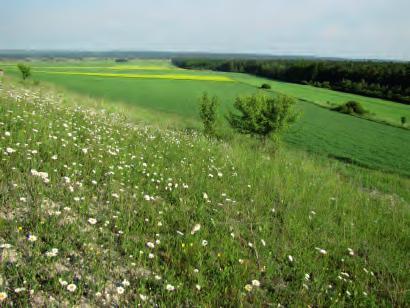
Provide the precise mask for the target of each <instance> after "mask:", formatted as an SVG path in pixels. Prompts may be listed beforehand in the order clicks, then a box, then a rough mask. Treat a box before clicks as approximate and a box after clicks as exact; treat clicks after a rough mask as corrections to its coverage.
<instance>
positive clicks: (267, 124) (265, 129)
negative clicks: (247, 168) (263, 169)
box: [226, 94, 297, 143]
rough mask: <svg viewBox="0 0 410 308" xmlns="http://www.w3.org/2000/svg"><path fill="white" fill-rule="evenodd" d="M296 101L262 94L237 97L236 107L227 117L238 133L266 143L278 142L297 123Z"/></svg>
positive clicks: (280, 96) (283, 96) (281, 96)
mask: <svg viewBox="0 0 410 308" xmlns="http://www.w3.org/2000/svg"><path fill="white" fill-rule="evenodd" d="M294 103H295V102H294V100H293V99H292V98H290V97H288V96H285V95H277V96H275V97H268V96H265V95H261V94H255V95H252V96H244V97H237V98H236V100H235V104H234V107H235V109H236V110H237V111H238V113H233V112H230V113H229V114H228V116H227V117H226V118H227V120H228V122H229V124H230V125H231V127H232V128H233V129H234V130H236V131H237V132H239V133H241V134H245V135H251V136H253V137H256V138H258V139H260V140H262V141H263V143H265V142H266V139H267V138H270V139H273V140H275V141H276V140H278V138H279V133H280V132H281V131H283V130H284V129H286V128H287V127H288V126H289V125H290V124H292V123H293V122H295V120H296V118H297V114H296V112H295V111H294V109H293V105H294Z"/></svg>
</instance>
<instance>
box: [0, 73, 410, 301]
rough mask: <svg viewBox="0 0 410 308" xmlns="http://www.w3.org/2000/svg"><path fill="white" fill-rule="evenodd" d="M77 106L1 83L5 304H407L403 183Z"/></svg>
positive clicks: (63, 96) (409, 234) (38, 89)
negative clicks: (149, 124) (136, 121)
mask: <svg viewBox="0 0 410 308" xmlns="http://www.w3.org/2000/svg"><path fill="white" fill-rule="evenodd" d="M60 77H62V76H60ZM81 78H88V77H81ZM90 78H91V77H90ZM92 78H94V77H92ZM104 80H106V79H104ZM120 80H122V79H120ZM124 80H125V79H124ZM127 80H129V81H130V82H131V81H133V79H127ZM167 82H170V81H169V80H167ZM174 82H178V81H174ZM77 83H78V84H80V83H79V82H78V80H77ZM220 84H225V83H220ZM226 84H230V83H226ZM81 98H82V97H81V96H78V95H77V94H75V95H74V94H73V95H70V94H68V93H67V92H66V93H64V92H55V91H53V90H50V89H48V88H47V87H45V85H37V86H36V85H30V84H23V85H22V84H21V83H19V82H15V81H14V80H11V79H7V80H6V82H5V83H4V85H2V90H1V91H0V149H1V151H0V156H1V159H0V278H1V279H0V305H1V306H2V307H3V306H4V307H9V306H17V307H27V306H34V307H43V306H57V307H58V306H63V307H72V306H80V307H87V306H90V307H94V306H98V307H136V306H137V305H141V306H154V307H180V306H188V307H191V306H192V307H198V306H200V307H220V306H223V307H231V306H233V307H241V306H244V307H270V306H274V307H307V306H311V307H405V306H407V304H408V302H409V288H410V281H409V279H408V277H409V275H410V272H409V267H408V260H409V257H410V255H409V252H410V250H409V247H410V246H409V245H410V241H409V240H410V211H409V201H410V196H409V195H408V194H409V192H408V189H406V188H408V187H409V181H410V179H407V178H403V177H400V176H398V175H393V174H391V175H389V174H387V175H386V174H383V173H381V172H379V171H373V170H367V169H361V168H359V167H355V166H349V165H345V164H342V163H340V162H338V161H335V160H330V159H327V158H325V157H323V156H317V155H313V154H309V153H306V152H305V151H299V150H294V149H286V148H283V149H281V150H280V151H278V152H277V153H276V154H275V155H272V154H271V153H269V152H265V151H262V150H261V151H259V150H255V147H253V146H252V143H250V142H251V141H250V140H247V139H246V138H244V139H243V140H238V141H235V140H234V141H232V142H224V141H216V140H209V139H207V138H205V137H203V136H202V135H201V134H198V133H197V132H195V131H193V132H190V133H188V132H183V131H175V130H171V129H160V128H158V127H155V126H145V125H141V124H138V123H134V122H132V121H129V120H127V117H126V115H124V114H120V113H118V112H107V111H106V110H103V108H98V107H97V108H95V109H94V108H89V107H88V106H87V105H85V102H86V101H87V100H88V99H87V98H83V99H81ZM87 104H88V103H87ZM95 104H96V106H98V104H99V101H96V102H95ZM308 106H312V108H313V109H314V108H317V107H315V106H314V105H308ZM314 110H315V109H314ZM320 110H323V111H326V112H329V111H327V110H324V109H320ZM186 114H189V112H187V113H186ZM306 116H308V111H306ZM355 120H356V121H360V120H359V119H355ZM330 121H331V120H330ZM358 123H359V122H358ZM386 127H387V126H386ZM368 129H369V128H368ZM370 129H372V128H371V127H370ZM392 129H393V128H392Z"/></svg>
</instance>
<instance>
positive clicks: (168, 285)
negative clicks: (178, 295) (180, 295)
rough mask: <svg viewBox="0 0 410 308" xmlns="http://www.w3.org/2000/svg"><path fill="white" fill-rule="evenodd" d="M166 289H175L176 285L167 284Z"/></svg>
mask: <svg viewBox="0 0 410 308" xmlns="http://www.w3.org/2000/svg"><path fill="white" fill-rule="evenodd" d="M165 289H166V290H167V291H175V287H174V286H173V285H172V284H167V285H166V287H165Z"/></svg>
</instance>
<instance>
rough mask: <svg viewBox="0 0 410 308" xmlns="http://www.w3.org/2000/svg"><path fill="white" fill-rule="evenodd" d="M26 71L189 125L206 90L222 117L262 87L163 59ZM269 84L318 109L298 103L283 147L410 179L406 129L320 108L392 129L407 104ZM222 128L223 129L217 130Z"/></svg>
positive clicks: (36, 66)
mask: <svg viewBox="0 0 410 308" xmlns="http://www.w3.org/2000/svg"><path fill="white" fill-rule="evenodd" d="M57 64H58V65H57ZM31 65H32V66H33V71H34V72H33V73H34V76H35V78H36V79H38V80H42V81H48V82H52V83H55V84H57V85H61V86H64V87H65V88H67V89H69V90H73V91H76V92H79V93H81V94H86V95H90V96H93V97H97V98H100V99H104V100H108V101H117V102H123V103H126V104H130V105H133V106H139V107H143V108H145V109H146V110H152V111H161V112H162V116H166V114H167V113H169V114H170V115H178V116H181V117H184V118H188V119H192V120H193V121H196V120H197V119H198V117H197V107H196V101H197V99H198V97H199V96H200V95H201V94H202V92H203V91H207V92H208V93H209V94H211V95H217V96H218V97H220V98H221V112H222V113H224V112H226V111H227V110H229V109H230V106H231V105H232V104H233V101H234V99H235V97H236V96H237V95H244V94H252V93H255V92H257V91H260V90H258V89H257V86H259V85H260V84H261V83H263V82H266V80H264V79H262V78H257V77H253V76H250V75H244V74H233V73H217V72H208V71H191V70H182V69H179V68H175V67H173V66H172V65H171V64H170V63H169V62H168V61H160V60H154V61H132V62H129V63H127V64H126V65H123V66H122V65H117V64H114V65H113V62H109V61H67V62H33V63H32V64H31ZM4 67H5V69H6V72H7V73H11V74H15V73H16V71H15V66H14V64H11V63H9V64H8V65H5V66H4ZM161 67H163V69H162V70H161V69H160V68H161ZM62 68H64V69H62ZM178 79H184V80H178ZM269 83H270V84H271V85H272V89H273V91H277V92H281V93H285V94H288V95H292V96H294V97H297V98H300V99H303V100H308V101H312V102H314V103H315V104H312V103H308V102H305V101H298V104H297V108H298V109H299V110H300V111H301V119H300V120H299V121H298V123H297V124H296V125H295V126H294V127H293V128H292V129H291V130H290V131H289V132H288V133H287V134H286V136H285V141H287V143H288V144H291V145H293V146H296V147H299V148H302V149H307V150H309V151H313V152H319V153H323V154H325V155H330V156H332V157H336V158H338V159H341V160H343V161H349V162H354V163H357V164H360V165H364V166H369V167H372V168H381V169H383V170H388V171H393V172H399V173H401V174H405V175H410V160H409V159H408V153H410V131H408V130H405V129H400V128H396V127H391V126H388V125H383V124H380V123H376V122H372V121H368V120H363V119H359V118H355V117H352V116H346V115H342V114H339V113H335V112H332V111H329V110H327V109H325V108H322V107H320V106H318V105H326V106H327V101H329V102H331V103H333V104H337V103H343V102H346V101H347V100H350V99H355V100H357V101H359V102H361V103H362V104H363V106H364V107H365V108H366V109H368V110H369V111H371V112H372V113H373V114H374V115H373V116H374V117H375V118H377V119H378V120H381V121H387V122H391V123H393V122H394V124H397V123H398V119H399V118H400V116H401V115H407V116H408V118H410V107H409V106H405V105H400V104H397V103H392V102H386V101H383V100H379V99H373V98H366V97H361V96H357V95H352V94H346V93H339V92H335V91H329V90H325V89H318V88H313V87H309V86H302V85H295V84H286V83H280V82H273V81H269ZM266 93H267V94H269V92H266ZM221 121H222V119H221ZM396 122H397V123H396ZM222 130H225V131H227V130H228V128H227V127H226V126H224V124H222Z"/></svg>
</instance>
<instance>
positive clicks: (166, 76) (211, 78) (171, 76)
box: [37, 71, 234, 82]
mask: <svg viewBox="0 0 410 308" xmlns="http://www.w3.org/2000/svg"><path fill="white" fill-rule="evenodd" d="M37 72H38V73H47V74H61V75H83V76H99V77H122V78H150V79H176V80H201V81H224V82H233V81H234V80H233V79H231V78H229V77H226V76H219V75H189V74H125V73H124V74H120V73H98V72H50V71H37Z"/></svg>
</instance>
